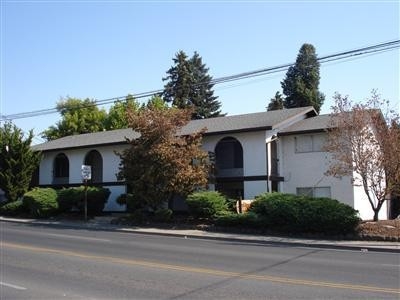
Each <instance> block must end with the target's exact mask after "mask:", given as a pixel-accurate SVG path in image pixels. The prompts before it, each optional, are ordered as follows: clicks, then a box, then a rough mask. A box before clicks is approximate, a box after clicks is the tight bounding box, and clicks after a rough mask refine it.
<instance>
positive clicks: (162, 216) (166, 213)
mask: <svg viewBox="0 0 400 300" xmlns="http://www.w3.org/2000/svg"><path fill="white" fill-rule="evenodd" d="M172 214H173V212H172V210H170V209H168V208H159V209H157V210H156V211H155V212H154V220H156V221H157V222H168V221H170V220H171V219H172Z"/></svg>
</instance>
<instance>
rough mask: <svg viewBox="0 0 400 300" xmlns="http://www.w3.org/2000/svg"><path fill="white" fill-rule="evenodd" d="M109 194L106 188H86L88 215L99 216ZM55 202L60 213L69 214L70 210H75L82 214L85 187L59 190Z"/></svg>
mask: <svg viewBox="0 0 400 300" xmlns="http://www.w3.org/2000/svg"><path fill="white" fill-rule="evenodd" d="M110 193H111V192H110V190H109V189H107V188H101V187H92V186H89V187H87V209H88V215H98V214H101V213H102V212H103V209H104V206H105V204H106V202H107V199H108V197H109V196H110ZM57 201H58V204H59V208H60V212H69V211H71V209H72V208H77V209H78V210H79V211H81V212H83V211H84V210H85V187H84V186H80V187H76V188H68V189H62V190H59V191H58V198H57Z"/></svg>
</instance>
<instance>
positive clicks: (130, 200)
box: [116, 193, 143, 212]
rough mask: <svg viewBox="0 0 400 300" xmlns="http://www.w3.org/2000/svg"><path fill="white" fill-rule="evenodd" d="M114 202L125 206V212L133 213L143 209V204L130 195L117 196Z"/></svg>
mask: <svg viewBox="0 0 400 300" xmlns="http://www.w3.org/2000/svg"><path fill="white" fill-rule="evenodd" d="M116 201H117V203H118V204H119V205H126V211H127V212H134V211H135V210H137V209H142V208H143V202H141V201H140V200H138V198H136V197H135V196H134V195H133V194H130V193H127V194H121V195H119V196H118V198H117V200H116Z"/></svg>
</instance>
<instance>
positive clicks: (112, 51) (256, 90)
mask: <svg viewBox="0 0 400 300" xmlns="http://www.w3.org/2000/svg"><path fill="white" fill-rule="evenodd" d="M0 1H1V87H0V114H3V115H9V114H15V113H20V112H27V111H33V110H39V109H46V108H52V107H54V106H55V104H56V102H57V101H58V100H60V98H62V97H67V96H71V97H77V98H87V97H88V98H93V99H98V100H102V99H107V98H111V97H116V96H124V95H126V94H129V93H130V94H136V93H140V92H147V91H151V90H157V89H160V88H162V87H163V81H162V78H163V77H164V76H165V73H166V71H167V70H168V69H169V67H170V66H171V65H172V58H173V57H174V55H175V53H176V52H178V51H179V50H183V51H185V52H186V53H187V54H188V55H189V56H191V55H192V54H193V52H194V51H197V52H198V53H199V54H200V56H201V57H202V58H203V62H204V63H206V65H207V67H209V74H210V75H211V76H213V77H214V78H217V77H221V76H227V75H232V74H237V73H241V72H245V71H251V70H256V69H261V68H265V67H272V66H276V65H281V64H285V63H291V62H294V61H295V59H296V56H297V54H298V51H299V49H300V47H301V45H302V44H303V43H311V44H313V45H314V46H315V48H316V50H317V54H318V55H320V56H324V55H328V54H333V53H338V52H341V51H345V50H351V49H356V48H360V47H363V46H369V45H374V44H378V43H381V42H386V41H391V40H396V39H399V38H400V29H399V28H400V24H399V1H239V2H234V1H215V2H213V1H35V0H31V1H16V0H15V1H11V0H0ZM399 53H400V51H399V49H396V50H393V51H389V52H385V53H381V54H378V55H371V56H366V57H363V58H359V59H352V60H348V61H342V62H334V63H327V64H323V65H321V69H320V75H321V82H320V90H321V92H323V93H324V94H325V95H326V101H325V104H324V105H323V107H322V113H328V112H329V111H330V106H331V105H332V96H333V95H334V93H335V92H339V93H341V94H345V95H349V96H350V97H351V98H352V99H354V100H363V99H365V98H367V97H368V96H369V95H370V92H371V90H372V89H378V91H379V93H380V94H381V95H382V97H383V98H385V99H387V100H390V101H391V103H392V105H393V106H394V107H395V108H396V109H400V107H399V99H400V96H399V82H400V80H399ZM284 77H285V72H282V73H277V74H273V75H267V76H264V77H258V78H253V79H248V80H241V81H237V82H233V83H229V84H225V85H216V86H215V88H214V91H215V92H214V93H215V95H217V96H219V101H221V103H222V110H223V112H225V113H228V114H230V115H234V114H241V113H251V112H258V111H263V110H265V107H266V106H267V104H268V102H269V99H270V98H271V97H273V96H274V94H275V92H276V91H281V86H280V82H281V81H282V80H283V79H284ZM106 108H107V107H106ZM57 120H59V115H57V114H53V115H47V116H41V117H34V118H28V119H21V120H15V123H16V124H17V125H18V126H20V127H21V128H22V129H23V130H25V131H28V130H29V129H34V132H35V133H36V134H39V133H40V132H41V131H43V130H44V129H46V128H47V127H48V126H50V125H54V124H55V123H56V122H57ZM38 142H40V140H39V139H36V140H35V143H38Z"/></svg>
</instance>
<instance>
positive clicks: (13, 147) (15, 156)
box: [0, 123, 40, 201]
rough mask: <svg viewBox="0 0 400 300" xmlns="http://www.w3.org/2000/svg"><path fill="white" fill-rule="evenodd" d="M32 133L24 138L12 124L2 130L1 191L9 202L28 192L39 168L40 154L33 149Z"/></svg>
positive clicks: (0, 130)
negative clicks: (34, 174)
mask: <svg viewBox="0 0 400 300" xmlns="http://www.w3.org/2000/svg"><path fill="white" fill-rule="evenodd" d="M32 139H33V133H32V131H30V132H29V134H28V137H26V138H25V137H24V133H23V132H22V130H21V129H19V128H18V127H17V126H15V125H13V124H11V123H5V124H4V125H3V127H1V128H0V189H2V190H3V191H4V192H5V196H6V198H7V200H8V201H15V200H17V199H18V198H19V197H21V196H22V195H23V194H24V193H25V192H27V191H28V188H29V184H30V183H31V180H32V174H33V172H34V171H35V170H36V168H37V167H38V166H39V162H40V153H39V152H34V151H32V149H31V143H32Z"/></svg>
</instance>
